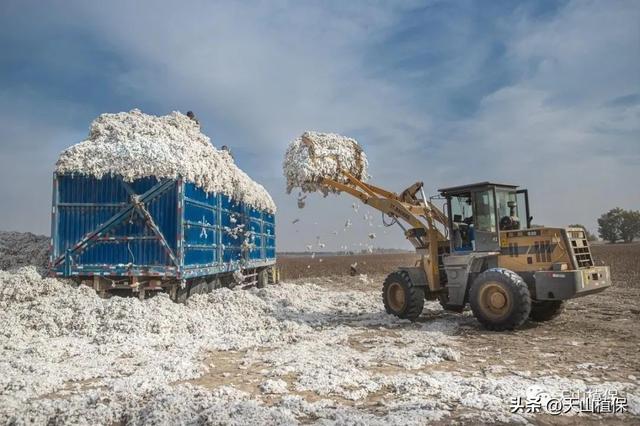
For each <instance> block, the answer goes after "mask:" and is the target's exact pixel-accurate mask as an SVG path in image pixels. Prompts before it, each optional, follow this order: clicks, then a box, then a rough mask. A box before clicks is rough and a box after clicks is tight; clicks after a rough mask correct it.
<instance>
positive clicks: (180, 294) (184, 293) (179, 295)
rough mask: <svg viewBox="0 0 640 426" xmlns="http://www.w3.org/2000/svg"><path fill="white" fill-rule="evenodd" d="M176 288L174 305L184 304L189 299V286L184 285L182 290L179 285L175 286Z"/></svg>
mask: <svg viewBox="0 0 640 426" xmlns="http://www.w3.org/2000/svg"><path fill="white" fill-rule="evenodd" d="M176 286H177V287H178V288H177V289H176V300H175V302H176V303H185V302H186V301H187V299H188V298H189V284H186V285H185V286H184V288H182V287H181V286H180V284H176Z"/></svg>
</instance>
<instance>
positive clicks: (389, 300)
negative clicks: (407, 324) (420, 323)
mask: <svg viewBox="0 0 640 426" xmlns="http://www.w3.org/2000/svg"><path fill="white" fill-rule="evenodd" d="M382 302H383V303H384V308H385V310H386V311H387V313H389V314H392V315H395V316H397V317H398V318H402V319H408V320H411V321H414V320H415V319H416V318H418V316H420V314H421V313H422V309H423V308H424V288H422V287H417V286H415V285H413V283H412V282H411V278H410V277H409V274H408V273H407V272H405V271H396V272H392V273H391V274H389V276H388V277H387V278H386V279H385V280H384V285H383V286H382Z"/></svg>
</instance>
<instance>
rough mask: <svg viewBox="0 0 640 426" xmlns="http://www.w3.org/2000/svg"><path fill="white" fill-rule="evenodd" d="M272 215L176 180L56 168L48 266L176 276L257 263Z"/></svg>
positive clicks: (61, 270) (270, 259) (270, 233)
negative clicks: (59, 171)
mask: <svg viewBox="0 0 640 426" xmlns="http://www.w3.org/2000/svg"><path fill="white" fill-rule="evenodd" d="M274 219H275V218H274V215H273V214H270V213H267V212H263V211H260V210H256V209H252V208H249V207H247V206H245V205H244V204H243V203H240V202H237V201H236V200H233V199H232V198H230V197H228V196H226V195H222V194H212V193H206V192H205V191H203V190H202V189H200V188H198V187H196V186H195V185H194V184H192V183H183V182H182V181H181V180H166V181H159V180H158V179H155V178H144V179H138V180H136V181H134V182H130V183H127V182H124V181H123V180H122V179H121V178H119V177H113V176H105V177H103V178H102V179H96V178H92V177H86V176H77V175H76V176H69V175H56V176H54V186H53V209H52V236H53V238H52V239H53V241H52V245H53V247H52V255H51V262H52V271H53V272H54V273H56V274H57V275H61V276H85V275H94V274H99V275H111V276H147V275H163V276H165V277H167V276H168V277H174V278H176V279H182V278H193V277H197V276H204V275H212V274H216V273H220V272H229V271H233V270H235V269H238V268H251V267H257V266H265V265H269V264H273V263H275V221H274ZM245 240H246V241H247V242H248V243H250V246H249V247H247V246H246V244H245V247H243V241H245Z"/></svg>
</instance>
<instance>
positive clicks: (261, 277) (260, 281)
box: [256, 268, 269, 288]
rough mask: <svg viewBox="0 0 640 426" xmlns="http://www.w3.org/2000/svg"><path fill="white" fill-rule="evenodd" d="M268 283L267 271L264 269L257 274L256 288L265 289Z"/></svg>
mask: <svg viewBox="0 0 640 426" xmlns="http://www.w3.org/2000/svg"><path fill="white" fill-rule="evenodd" d="M268 282H269V269H268V268H264V269H262V270H260V272H258V277H257V283H256V287H258V288H265V287H266V286H267V283H268Z"/></svg>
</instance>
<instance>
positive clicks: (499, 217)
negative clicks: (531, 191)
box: [438, 182, 531, 252]
mask: <svg viewBox="0 0 640 426" xmlns="http://www.w3.org/2000/svg"><path fill="white" fill-rule="evenodd" d="M517 188H518V187H517V186H515V185H505V184H497V183H491V182H480V183H474V184H470V185H463V186H455V187H451V188H443V189H439V190H438V191H439V192H440V194H441V195H442V196H443V197H445V198H446V200H447V216H448V217H449V235H450V241H451V251H453V252H468V251H496V250H499V249H500V235H499V234H500V232H501V231H507V230H511V231H512V230H518V229H525V228H528V227H529V226H530V224H531V217H530V216H529V198H528V194H527V190H526V189H522V190H518V189H517Z"/></svg>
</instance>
